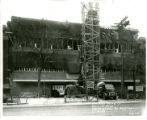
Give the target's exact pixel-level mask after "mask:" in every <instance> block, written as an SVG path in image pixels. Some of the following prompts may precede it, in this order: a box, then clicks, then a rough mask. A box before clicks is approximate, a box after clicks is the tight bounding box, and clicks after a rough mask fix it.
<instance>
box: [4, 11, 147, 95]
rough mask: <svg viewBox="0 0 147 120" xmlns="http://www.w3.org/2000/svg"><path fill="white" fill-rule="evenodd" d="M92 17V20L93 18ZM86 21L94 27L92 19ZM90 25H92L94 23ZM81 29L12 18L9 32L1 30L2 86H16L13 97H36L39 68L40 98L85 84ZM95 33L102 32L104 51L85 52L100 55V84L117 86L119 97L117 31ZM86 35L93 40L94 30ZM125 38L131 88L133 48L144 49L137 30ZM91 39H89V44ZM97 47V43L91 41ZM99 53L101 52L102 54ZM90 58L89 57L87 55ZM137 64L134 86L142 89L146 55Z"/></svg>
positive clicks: (6, 28) (126, 71)
mask: <svg viewBox="0 0 147 120" xmlns="http://www.w3.org/2000/svg"><path fill="white" fill-rule="evenodd" d="M88 15H91V12H90V13H89V14H88ZM92 15H95V12H92ZM85 17H86V16H85ZM88 18H89V17H88ZM85 20H86V18H85ZM87 21H88V22H87V23H88V24H90V23H89V22H90V21H89V20H88V19H87ZM92 21H93V22H94V20H92ZM92 21H91V22H92ZM85 22H86V21H85ZM96 24H97V23H96ZM93 25H95V23H93ZM81 29H83V28H82V24H79V23H69V22H58V21H50V20H39V19H30V18H21V17H15V16H13V17H12V18H11V21H9V22H8V23H7V26H4V27H3V36H4V37H3V41H4V42H3V43H4V57H3V58H4V84H8V83H9V81H11V82H12V83H13V84H15V87H14V88H13V90H12V93H13V94H15V93H17V94H23V93H24V94H25V95H27V94H29V95H32V96H34V95H36V94H37V92H38V91H37V88H38V71H39V68H40V66H41V69H42V70H41V71H42V72H41V73H40V90H41V91H40V92H41V96H48V97H49V96H56V95H58V94H60V95H63V94H64V89H65V87H66V86H67V85H69V84H75V82H78V81H81V80H82V79H83V78H82V77H81V76H82V75H81V74H82V73H81V68H82V64H81V59H83V58H81V49H83V44H82V42H83V37H82V35H81ZM97 29H98V31H97ZM87 30H89V31H87ZM95 31H97V32H99V35H97V39H99V37H100V38H101V40H100V41H99V44H98V46H100V47H98V48H90V47H87V48H88V49H92V50H94V51H95V50H96V51H97V52H98V53H96V54H97V55H98V54H101V55H100V56H99V59H98V60H99V62H100V63H101V66H100V68H99V70H100V71H101V75H100V76H99V77H100V78H99V79H100V80H101V81H104V82H106V83H112V84H114V86H115V87H116V89H117V91H118V92H119V90H120V83H121V77H120V76H121V61H120V58H121V56H120V52H121V48H120V38H119V35H118V34H119V31H117V29H114V28H111V27H109V28H104V27H102V26H100V27H95V28H94V29H93V32H94V33H95ZM10 32H11V34H10ZM86 32H89V33H90V34H91V33H92V30H91V29H88V28H86V29H85V33H86ZM94 33H93V37H94V35H95V34H94ZM121 34H123V36H125V37H123V40H124V41H125V42H124V54H125V55H126V57H125V58H124V61H125V63H126V64H125V65H126V67H124V74H125V78H124V86H125V88H127V87H128V86H130V85H132V84H133V78H132V64H129V63H132V62H131V61H134V59H133V55H134V54H133V51H134V46H135V47H136V48H138V49H140V47H138V45H139V44H140V43H139V44H138V43H137V41H136V39H135V38H136V37H135V36H137V34H138V31H137V30H133V29H131V30H130V29H126V30H125V31H123V33H121ZM87 39H88V37H87V38H86V39H85V40H87ZM94 41H95V39H93V42H94ZM86 45H88V44H86ZM97 49H100V51H99V50H97ZM83 50H85V49H83ZM86 52H87V55H88V51H86ZM99 52H100V53H99ZM89 57H90V56H89ZM87 58H88V57H87ZM143 58H144V59H143ZM92 60H94V61H95V60H97V57H96V58H95V57H94V56H92ZM135 60H136V67H137V71H136V84H143V83H144V81H145V69H144V68H143V66H144V64H145V55H144V54H143V52H142V54H138V53H137V54H136V58H135ZM127 61H130V62H127ZM91 66H92V64H91ZM128 66H129V67H128ZM94 69H95V68H94ZM99 70H98V71H99ZM88 74H91V73H88Z"/></svg>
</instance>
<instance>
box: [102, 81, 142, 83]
mask: <svg viewBox="0 0 147 120" xmlns="http://www.w3.org/2000/svg"><path fill="white" fill-rule="evenodd" d="M101 81H102V82H121V80H101ZM124 82H134V81H133V80H124ZM135 82H138V83H139V82H140V80H135Z"/></svg>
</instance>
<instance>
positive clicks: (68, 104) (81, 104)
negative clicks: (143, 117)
mask: <svg viewBox="0 0 147 120" xmlns="http://www.w3.org/2000/svg"><path fill="white" fill-rule="evenodd" d="M129 103H132V104H135V103H145V101H125V102H85V103H84V102H82V103H81V102H80V103H76V102H75V103H70V102H69V103H61V104H32V105H29V104H25V105H24V104H23V105H22V104H18V105H14V104H12V105H11V104H10V105H3V108H4V109H5V108H19V107H24V108H29V107H54V106H83V105H108V104H110V105H112V104H113V105H117V104H129Z"/></svg>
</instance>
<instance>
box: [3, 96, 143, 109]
mask: <svg viewBox="0 0 147 120" xmlns="http://www.w3.org/2000/svg"><path fill="white" fill-rule="evenodd" d="M26 100H27V101H26ZM143 102H145V100H140V99H136V100H133V99H132V100H126V99H118V100H102V99H99V100H98V102H97V100H96V99H94V100H93V101H89V102H88V101H86V100H84V99H80V98H68V99H67V103H65V102H64V98H28V99H26V98H21V99H20V103H19V104H17V103H9V104H7V103H4V104H3V107H4V108H7V107H33V106H34V107H35V106H36V107H37V106H58V105H89V104H123V103H143Z"/></svg>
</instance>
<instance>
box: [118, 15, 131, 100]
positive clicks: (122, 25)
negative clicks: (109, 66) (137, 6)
mask: <svg viewBox="0 0 147 120" xmlns="http://www.w3.org/2000/svg"><path fill="white" fill-rule="evenodd" d="M127 18H128V17H127V16H126V17H124V18H123V19H122V20H121V21H120V22H119V23H117V25H116V27H117V29H118V32H119V39H120V43H121V98H124V47H123V43H124V41H123V37H122V35H121V34H120V33H123V31H124V30H125V27H126V26H128V25H129V21H127Z"/></svg>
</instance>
